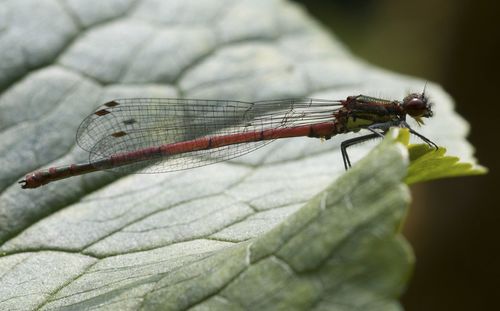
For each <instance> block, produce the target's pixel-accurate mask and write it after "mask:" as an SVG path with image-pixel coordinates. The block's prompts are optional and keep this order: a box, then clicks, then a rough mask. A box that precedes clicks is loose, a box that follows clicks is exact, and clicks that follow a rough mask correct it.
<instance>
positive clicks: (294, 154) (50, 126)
mask: <svg viewBox="0 0 500 311" xmlns="http://www.w3.org/2000/svg"><path fill="white" fill-rule="evenodd" d="M0 69H1V70H0V90H1V94H0V252H1V253H2V254H3V256H2V257H0V309H9V310H26V309H36V308H41V309H54V308H67V309H79V308H87V309H90V308H97V309H112V310H116V309H122V310H137V309H139V308H141V307H143V308H146V307H154V306H158V304H161V305H165V306H170V307H171V308H172V309H176V308H182V307H184V308H188V307H192V308H198V309H209V308H212V309H217V308H220V307H222V306H227V307H228V308H229V307H230V308H233V309H238V308H240V309H241V308H252V307H253V306H259V304H258V303H260V302H261V303H262V307H263V308H271V306H272V305H275V306H282V307H283V308H286V309H293V308H295V309H307V308H316V309H318V310H320V309H324V310H328V309H330V307H331V306H335V307H336V308H337V309H338V310H344V309H345V310H352V309H355V308H356V307H359V306H366V305H369V306H373V309H375V304H378V305H377V306H378V307H377V308H379V309H381V310H387V309H388V308H398V305H397V303H396V302H395V300H394V299H395V298H396V297H397V296H398V294H399V293H400V291H401V288H402V286H403V283H404V278H405V276H406V273H407V271H408V267H409V266H408V265H409V262H411V257H409V255H408V250H407V248H406V246H405V244H404V242H402V241H401V240H400V238H399V237H398V236H394V230H395V228H397V227H398V223H399V221H400V218H401V217H402V215H403V214H404V207H405V205H406V202H407V200H408V194H407V191H406V188H405V187H404V186H401V184H400V183H399V181H400V180H401V179H402V178H403V176H404V175H402V174H403V173H404V171H405V170H404V165H405V164H404V160H403V158H404V157H402V151H401V150H400V149H403V148H400V147H395V146H399V145H390V144H389V143H388V145H386V146H385V147H381V149H377V150H378V151H376V153H375V154H374V155H373V157H372V159H374V160H375V162H365V164H364V165H363V166H364V168H363V169H362V168H361V166H360V168H356V169H353V170H352V172H349V174H348V175H346V176H345V177H344V178H342V179H341V180H340V179H339V180H338V184H336V183H335V180H336V179H337V178H339V176H342V175H343V174H344V169H343V166H342V161H341V157H340V152H339V149H338V147H339V144H340V141H341V140H342V139H343V138H333V139H332V140H329V141H327V142H324V143H321V142H320V141H319V140H312V139H308V138H304V139H291V140H284V141H277V142H274V143H273V144H271V145H269V146H268V147H266V148H263V149H261V150H259V151H257V152H254V153H252V154H250V155H248V156H245V157H242V158H240V159H238V160H236V161H231V162H227V163H222V164H217V165H212V166H207V167H203V168H200V169H195V170H188V171H181V172H176V173H171V174H158V175H130V176H126V177H121V178H120V177H117V176H116V175H112V174H109V173H95V174H90V175H88V176H81V177H75V178H71V179H68V180H65V181H61V182H57V183H53V184H50V185H47V186H45V187H42V188H39V189H35V190H31V191H26V190H21V189H20V187H19V185H18V184H17V183H16V182H17V181H18V180H19V179H21V178H22V176H23V175H24V174H26V173H28V172H30V171H32V170H36V169H39V168H41V167H47V166H53V165H59V164H67V163H74V162H82V161H86V160H87V158H88V156H87V154H85V152H83V151H82V150H80V149H79V148H78V147H76V146H75V132H76V128H77V127H78V125H79V123H80V122H81V120H82V119H83V118H84V117H85V116H86V115H87V114H89V113H90V112H92V110H93V109H94V107H95V106H97V105H98V104H99V103H102V102H104V101H106V100H110V99H113V98H117V97H120V98H123V97H191V98H223V99H239V100H260V99H270V98H271V99H272V98H283V97H295V96H311V97H318V98H331V99H339V98H345V97H346V96H347V95H353V94H359V93H362V94H366V95H374V96H383V97H388V98H402V97H403V96H404V95H405V94H406V93H407V91H408V90H413V91H420V90H421V89H422V88H423V85H424V81H422V80H418V79H413V78H410V77H406V76H401V75H396V74H394V73H390V72H386V71H383V70H381V69H378V68H375V67H373V66H371V65H369V64H366V63H363V62H362V61H360V60H359V59H356V58H355V57H353V56H352V55H351V54H350V53H349V52H348V51H347V50H346V49H345V48H344V47H343V46H342V45H341V43H339V42H338V41H336V40H335V38H334V37H333V35H331V34H328V33H326V32H325V31H324V30H323V29H322V28H321V27H320V26H318V25H317V24H316V23H315V22H314V21H313V20H311V18H310V17H308V16H307V15H306V14H305V13H304V12H303V11H302V10H301V9H300V8H298V7H296V6H294V5H292V4H291V3H289V2H287V1H280V0H257V1H256V0H251V1H250V0H245V1H229V0H227V1H222V0H219V1H214V0H196V1H195V0H192V1H191V0H190V1H188V0H171V1H165V0H143V1H131V0H129V1H125V0H122V1H120V0H113V1H83V0H59V1H56V0H47V1H36V0H7V1H2V2H0ZM427 92H428V93H429V94H430V96H431V98H432V100H433V101H434V102H435V105H434V110H435V115H436V117H435V118H433V119H432V120H429V122H427V124H426V126H424V127H422V128H421V129H418V130H419V131H421V132H422V133H423V134H424V135H426V136H428V137H429V138H431V139H432V140H433V141H435V142H436V143H437V144H438V145H442V146H446V147H447V149H448V150H449V152H450V154H453V155H456V156H459V157H460V158H461V159H462V160H463V161H469V160H470V161H473V151H472V148H471V146H470V145H469V144H468V143H467V141H465V139H464V137H465V135H466V134H467V132H468V126H467V124H466V123H465V122H464V120H463V119H462V118H461V117H459V116H458V115H457V114H456V113H455V112H454V111H453V103H452V100H451V98H449V96H448V95H447V94H445V93H444V92H443V90H442V89H441V88H440V87H439V86H437V85H435V84H432V83H429V85H428V87H427ZM346 137H351V136H349V135H346ZM374 144H375V142H374V143H367V144H364V145H363V146H360V147H356V148H353V149H352V151H351V153H350V154H351V155H352V159H353V160H354V161H356V160H359V159H360V158H361V157H362V156H363V155H365V154H366V153H367V152H368V151H369V150H370V149H372V148H373V146H374ZM396 149H397V150H396ZM398 150H399V151H398ZM391 172H392V173H391ZM328 185H332V186H331V188H330V190H328V191H326V192H324V189H325V188H326V187H327V186H328ZM382 192H383V194H384V195H380V194H381V193H382ZM377 194H378V195H377ZM368 203H370V204H368ZM320 212H321V214H319V213H320ZM294 213H295V214H294ZM292 214H293V216H292V217H289V216H290V215H292ZM319 215H321V217H320V216H319ZM367 258H368V259H369V260H368V259H367ZM370 258H372V259H373V260H371V259H370ZM269 292H272V293H273V294H272V295H266V294H267V293H269ZM259 295H264V296H263V297H262V296H259ZM255 308H256V307H255Z"/></svg>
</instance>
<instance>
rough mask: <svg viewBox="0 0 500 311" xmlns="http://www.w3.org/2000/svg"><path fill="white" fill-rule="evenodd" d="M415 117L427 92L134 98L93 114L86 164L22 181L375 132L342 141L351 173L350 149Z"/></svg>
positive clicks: (81, 136) (203, 159)
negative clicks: (280, 140) (333, 97)
mask: <svg viewBox="0 0 500 311" xmlns="http://www.w3.org/2000/svg"><path fill="white" fill-rule="evenodd" d="M407 116H410V117H412V118H413V119H415V120H416V121H417V123H419V124H422V123H423V121H422V118H429V117H432V110H431V104H430V103H429V100H428V98H427V96H425V94H424V93H422V94H418V93H412V94H409V95H408V96H406V97H405V98H404V99H403V100H402V101H398V100H393V101H391V100H385V99H380V98H374V97H369V96H364V95H358V96H349V97H347V98H346V99H345V100H321V99H307V98H306V99H304V98H301V99H284V100H271V101H259V102H241V101H232V100H200V99H163V98H159V99H153V98H148V99H145V98H133V99H118V100H113V101H110V102H108V103H106V104H104V105H103V106H101V107H99V108H98V109H97V110H96V111H95V112H94V113H92V114H91V115H89V116H88V117H87V118H86V119H85V120H84V121H83V122H82V124H81V125H80V127H79V129H78V132H77V143H78V145H79V146H80V147H82V148H83V149H85V150H87V151H88V152H89V161H88V163H81V164H71V165H67V166H61V167H51V168H49V169H45V170H40V171H36V172H33V173H30V174H28V175H26V177H25V179H24V180H21V181H19V183H20V184H22V188H36V187H39V186H41V185H45V184H47V183H49V182H52V181H56V180H60V179H64V178H68V177H71V176H77V175H81V174H86V173H90V172H94V171H99V170H115V171H120V172H136V173H159V172H169V171H176V170H183V169H188V168H193V167H199V166H203V165H207V164H211V163H215V162H219V161H224V160H229V159H232V158H235V157H238V156H241V155H243V154H246V153H248V152H251V151H253V150H255V149H257V148H260V147H262V146H264V145H266V144H267V143H269V142H271V141H273V140H275V139H278V138H289V137H299V136H308V137H315V138H322V139H330V138H331V137H332V136H335V135H337V134H342V133H349V132H358V131H360V130H367V131H369V132H370V133H369V134H366V135H364V136H359V137H355V138H351V139H348V140H345V141H343V142H342V143H341V148H340V149H341V152H342V158H343V160H344V166H345V168H346V170H347V169H348V168H349V167H350V166H351V162H350V160H349V156H348V154H347V148H348V147H349V146H352V145H354V144H357V143H361V142H363V141H366V140H369V139H373V138H377V137H383V135H384V134H385V133H386V132H387V131H388V129H389V128H390V127H392V126H397V127H405V128H408V129H409V130H410V132H411V133H412V134H414V135H416V136H418V137H420V138H421V139H422V140H423V141H424V142H426V143H427V144H429V145H431V146H433V147H435V148H437V146H436V144H434V143H433V142H432V141H430V140H429V139H427V138H426V137H424V136H423V135H421V134H419V133H417V132H416V131H414V130H413V129H412V128H411V127H410V126H409V125H408V123H407V122H406V117H407Z"/></svg>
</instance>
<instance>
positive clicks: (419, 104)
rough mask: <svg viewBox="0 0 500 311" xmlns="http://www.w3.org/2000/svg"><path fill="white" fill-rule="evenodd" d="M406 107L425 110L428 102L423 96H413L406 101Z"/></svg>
mask: <svg viewBox="0 0 500 311" xmlns="http://www.w3.org/2000/svg"><path fill="white" fill-rule="evenodd" d="M406 109H408V110H414V111H416V110H425V109H427V103H426V102H425V101H423V100H422V99H421V98H415V97H414V98H412V99H410V100H409V101H408V102H407V103H406Z"/></svg>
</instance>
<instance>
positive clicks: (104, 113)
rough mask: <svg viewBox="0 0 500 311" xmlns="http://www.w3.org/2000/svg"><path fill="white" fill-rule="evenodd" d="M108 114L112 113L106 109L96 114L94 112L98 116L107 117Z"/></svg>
mask: <svg viewBox="0 0 500 311" xmlns="http://www.w3.org/2000/svg"><path fill="white" fill-rule="evenodd" d="M108 113H110V112H109V111H107V110H106V109H101V110H97V111H96V112H94V114H96V115H98V116H104V115H107V114H108Z"/></svg>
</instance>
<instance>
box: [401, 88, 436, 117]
mask: <svg viewBox="0 0 500 311" xmlns="http://www.w3.org/2000/svg"><path fill="white" fill-rule="evenodd" d="M403 109H404V110H405V112H406V113H407V114H409V115H410V116H412V117H414V118H416V117H427V116H429V114H430V112H429V106H428V104H427V98H425V97H424V96H421V95H419V94H410V95H408V96H407V97H406V98H405V99H404V101H403Z"/></svg>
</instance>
